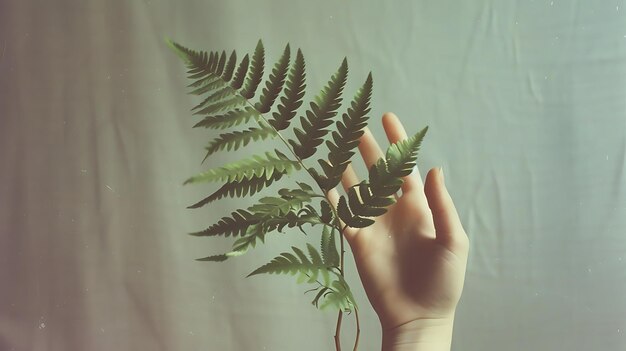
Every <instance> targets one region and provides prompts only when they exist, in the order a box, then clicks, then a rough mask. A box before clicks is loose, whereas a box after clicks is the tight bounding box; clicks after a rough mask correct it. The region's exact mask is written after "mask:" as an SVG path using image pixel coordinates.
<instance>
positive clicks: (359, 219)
mask: <svg viewBox="0 0 626 351" xmlns="http://www.w3.org/2000/svg"><path fill="white" fill-rule="evenodd" d="M427 130H428V127H426V128H424V129H422V130H421V131H420V132H418V133H417V134H415V135H413V136H411V137H410V138H408V139H405V140H401V141H398V142H397V143H394V144H392V145H390V146H389V148H388V149H387V152H386V154H385V157H381V158H380V159H378V161H376V163H374V164H373V165H372V166H371V167H370V169H369V179H368V181H367V182H366V181H362V182H361V183H359V184H358V185H357V186H354V187H352V188H350V189H349V191H348V199H349V200H348V201H349V206H348V203H347V202H346V199H345V197H344V196H341V197H340V198H339V204H338V206H337V213H338V214H339V217H340V218H341V219H342V220H343V221H344V223H346V224H347V225H349V226H351V227H354V228H362V227H366V226H369V225H371V224H373V223H374V220H372V219H370V218H366V217H376V216H380V215H382V214H384V213H385V212H386V209H385V208H384V207H386V206H389V205H391V204H393V203H395V198H394V195H395V194H396V192H397V191H398V190H400V187H401V186H402V183H403V179H402V177H405V176H407V175H409V174H411V172H412V170H413V167H414V166H415V161H416V159H417V152H418V151H419V147H420V145H421V142H422V140H423V138H424V136H425V135H426V132H427ZM356 188H358V196H357V189H356Z"/></svg>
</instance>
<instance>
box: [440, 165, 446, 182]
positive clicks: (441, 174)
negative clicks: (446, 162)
mask: <svg viewBox="0 0 626 351" xmlns="http://www.w3.org/2000/svg"><path fill="white" fill-rule="evenodd" d="M439 176H440V177H441V181H442V182H444V181H445V178H444V177H443V167H439Z"/></svg>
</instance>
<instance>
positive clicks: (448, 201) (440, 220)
mask: <svg viewBox="0 0 626 351" xmlns="http://www.w3.org/2000/svg"><path fill="white" fill-rule="evenodd" d="M424 193H425V194H426V198H427V200H428V207H430V211H431V212H432V214H433V222H434V224H435V232H436V237H437V238H436V240H438V241H440V242H441V243H442V244H443V245H444V246H445V247H448V248H449V249H452V248H457V247H459V245H462V244H466V243H467V240H468V239H467V234H465V230H464V229H463V226H462V225H461V220H460V219H459V215H458V213H457V211H456V207H455V206H454V203H453V202H452V198H451V197H450V194H449V193H448V189H447V188H446V185H445V182H444V177H443V170H442V169H441V168H432V169H431V170H430V171H429V172H428V175H427V176H426V183H425V184H424Z"/></svg>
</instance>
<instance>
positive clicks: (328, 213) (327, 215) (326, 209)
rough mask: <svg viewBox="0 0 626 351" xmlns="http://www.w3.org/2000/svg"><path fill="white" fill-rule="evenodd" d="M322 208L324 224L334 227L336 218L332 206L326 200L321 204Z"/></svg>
mask: <svg viewBox="0 0 626 351" xmlns="http://www.w3.org/2000/svg"><path fill="white" fill-rule="evenodd" d="M320 206H321V212H322V216H321V220H322V222H324V223H327V224H331V225H332V223H333V220H334V218H335V216H334V215H333V211H332V209H331V207H330V204H329V203H328V202H326V200H322V201H321V202H320Z"/></svg>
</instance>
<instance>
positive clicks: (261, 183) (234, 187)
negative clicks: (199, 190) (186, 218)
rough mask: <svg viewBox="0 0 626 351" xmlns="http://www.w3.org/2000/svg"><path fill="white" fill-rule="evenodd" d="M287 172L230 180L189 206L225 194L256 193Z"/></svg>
mask: <svg viewBox="0 0 626 351" xmlns="http://www.w3.org/2000/svg"><path fill="white" fill-rule="evenodd" d="M285 174H287V171H284V172H274V173H273V174H272V176H271V177H270V178H265V176H262V177H253V178H251V179H244V180H242V181H233V182H228V183H226V184H224V185H222V187H220V188H219V189H218V190H217V191H215V192H214V193H213V194H211V195H209V196H208V197H206V198H204V199H202V200H201V201H199V202H197V203H195V204H193V205H191V206H189V207H187V208H199V207H202V206H204V205H206V204H208V203H211V202H213V201H215V200H219V199H221V198H223V197H225V196H231V197H235V196H237V197H243V196H246V195H247V194H248V193H250V195H254V194H256V193H257V192H259V191H260V190H261V189H263V188H265V187H267V186H269V185H271V184H272V183H273V182H275V181H277V180H279V179H280V178H282V177H283V176H284V175H285Z"/></svg>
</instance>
